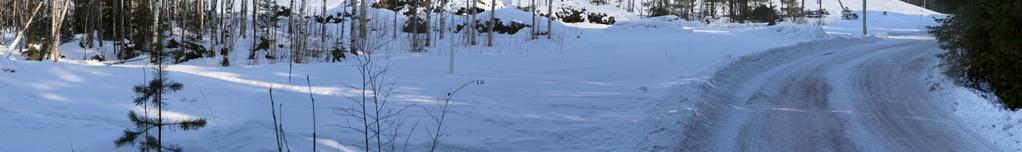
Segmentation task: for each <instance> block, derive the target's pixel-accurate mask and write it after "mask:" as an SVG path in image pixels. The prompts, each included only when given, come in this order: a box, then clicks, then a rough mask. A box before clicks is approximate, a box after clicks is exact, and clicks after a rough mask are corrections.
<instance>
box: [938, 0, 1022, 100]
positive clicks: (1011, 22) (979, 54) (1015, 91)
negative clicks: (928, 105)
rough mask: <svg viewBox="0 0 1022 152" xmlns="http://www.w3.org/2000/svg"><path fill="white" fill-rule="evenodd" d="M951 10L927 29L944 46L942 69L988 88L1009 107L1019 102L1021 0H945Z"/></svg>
mask: <svg viewBox="0 0 1022 152" xmlns="http://www.w3.org/2000/svg"><path fill="white" fill-rule="evenodd" d="M945 2H946V4H948V6H949V7H950V8H949V9H950V10H952V14H954V15H952V16H949V17H948V18H945V19H938V21H939V22H940V23H941V25H939V26H936V27H931V28H930V33H931V34H933V36H934V37H936V38H937V40H938V41H939V42H940V46H941V48H944V49H946V50H947V51H945V52H943V53H942V54H941V55H940V57H941V58H942V59H943V60H944V62H945V63H946V65H945V66H946V68H947V69H946V70H947V71H946V74H948V75H950V76H952V77H957V78H962V79H961V80H960V81H959V82H961V83H964V84H966V85H970V86H972V87H974V88H977V89H980V90H986V91H992V92H994V93H995V94H997V95H998V96H999V97H1000V99H1001V100H1002V102H1004V105H1005V106H1007V107H1008V108H1010V109H1013V110H1017V109H1019V108H1022V83H1019V82H1022V75H1019V74H1018V72H1019V71H1022V51H1020V50H1022V28H1020V27H1022V1H1018V0H985V1H970V0H946V1H945Z"/></svg>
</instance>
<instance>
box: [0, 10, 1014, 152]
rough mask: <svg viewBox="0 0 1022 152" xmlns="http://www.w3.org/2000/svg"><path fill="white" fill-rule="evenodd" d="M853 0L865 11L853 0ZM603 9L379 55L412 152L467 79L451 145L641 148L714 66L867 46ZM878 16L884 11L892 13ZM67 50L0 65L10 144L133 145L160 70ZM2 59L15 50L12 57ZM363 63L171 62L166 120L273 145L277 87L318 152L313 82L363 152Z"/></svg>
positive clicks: (820, 34)
mask: <svg viewBox="0 0 1022 152" xmlns="http://www.w3.org/2000/svg"><path fill="white" fill-rule="evenodd" d="M569 2H572V1H569ZM869 2H870V4H869V5H870V6H871V8H875V9H876V10H877V11H873V10H871V12H870V13H869V15H870V16H869V21H870V22H871V23H870V26H871V27H870V30H871V32H870V33H871V34H872V35H875V36H878V37H883V38H912V39H928V38H927V36H925V26H926V25H932V24H934V23H933V22H932V20H931V19H929V18H932V17H937V16H941V15H939V14H934V13H933V12H932V11H928V10H924V9H920V8H917V7H914V6H911V5H908V4H905V3H902V2H898V1H896V0H876V1H869ZM328 4H333V1H330V2H328ZM455 4H457V3H455ZM574 5H582V4H574ZM846 5H849V6H848V7H850V8H853V9H855V8H860V7H861V4H859V2H848V3H846ZM591 7H595V6H591ZM824 7H825V8H828V10H831V11H834V12H833V13H831V14H840V13H839V12H836V11H837V10H840V9H838V7H837V6H836V2H835V1H825V5H824ZM313 8H315V7H313ZM599 8H602V9H606V10H605V11H607V12H608V13H611V14H615V15H620V16H622V17H621V19H620V20H619V23H617V24H615V25H613V26H606V27H601V26H595V25H562V24H557V26H555V29H554V30H555V33H556V36H557V37H555V39H554V40H526V39H525V38H526V37H527V36H525V35H526V34H525V32H522V33H520V34H519V35H515V36H504V35H502V36H499V37H498V39H497V41H496V45H495V47H493V48H488V47H485V45H479V46H471V47H463V46H457V47H454V46H451V45H449V44H444V43H448V42H447V40H444V41H439V42H438V43H439V45H440V46H439V47H436V48H434V49H435V50H431V51H430V52H425V53H400V52H407V51H405V50H407V49H406V48H403V47H400V46H407V45H404V44H401V43H397V44H394V46H395V47H385V50H383V51H386V52H391V53H381V54H378V55H377V58H384V59H385V60H384V62H385V63H388V64H390V65H391V69H392V70H393V71H391V72H390V73H389V74H388V75H389V77H391V78H394V80H395V84H396V89H395V91H394V95H393V96H392V97H391V98H392V100H393V101H394V102H396V103H399V104H404V105H410V107H409V108H408V110H406V111H405V112H404V113H403V114H404V116H405V117H404V118H403V119H404V121H405V122H406V125H407V126H412V125H413V124H415V123H416V122H417V123H418V124H419V126H418V127H416V128H417V129H416V131H415V132H414V133H412V134H407V136H410V137H411V138H410V139H409V144H408V146H407V147H408V150H409V151H424V150H426V149H428V147H426V145H427V144H428V141H427V138H428V134H427V133H425V132H424V130H426V128H425V127H424V126H426V125H425V124H429V123H431V122H432V120H431V119H429V118H428V117H426V114H425V112H424V111H426V110H436V104H437V101H436V100H435V99H436V98H437V97H439V96H443V95H445V94H446V93H447V92H448V91H450V90H451V89H454V88H456V87H458V86H459V85H461V84H463V83H466V82H468V81H472V80H484V81H485V82H486V83H485V84H483V85H480V86H471V87H469V88H467V89H465V90H463V91H462V92H459V94H458V96H457V97H456V98H455V100H454V102H455V107H454V108H453V111H452V113H451V114H450V116H449V117H448V120H447V124H445V127H444V128H443V131H444V132H445V133H446V136H444V140H443V141H441V144H442V145H441V150H442V151H639V150H650V149H647V148H649V146H662V145H664V144H678V143H673V142H674V140H672V139H674V138H672V137H674V136H680V135H677V134H672V133H677V132H671V131H657V130H655V129H657V128H662V127H664V125H671V124H669V123H668V124H664V122H657V121H655V120H654V119H656V118H662V117H659V113H658V112H662V111H664V110H665V109H664V108H679V109H673V110H684V109H682V108H683V107H658V106H660V105H663V104H662V103H665V102H667V103H670V102H679V101H677V97H678V96H685V95H686V94H682V93H685V92H678V89H677V87H678V86H684V84H690V83H694V82H702V81H704V80H707V79H709V77H711V76H712V74H713V73H715V72H717V70H719V68H720V67H722V66H724V65H727V64H729V63H730V62H733V61H736V60H737V59H738V58H740V57H742V56H747V55H750V54H756V53H761V52H763V51H765V50H769V49H771V48H778V47H785V46H792V45H796V44H799V43H803V42H812V41H821V40H828V39H835V38H841V39H857V38H861V37H862V36H860V35H861V33H860V32H861V31H860V28H861V22H859V20H856V21H845V20H838V19H836V15H832V16H830V18H827V19H826V22H827V24H826V25H824V26H811V25H796V24H790V23H782V24H781V25H778V26H770V27H766V26H763V25H740V24H711V25H703V24H699V23H698V22H687V21H677V20H673V19H672V18H667V17H661V18H638V17H635V16H634V14H632V15H631V16H629V15H628V14H618V13H624V12H623V11H621V10H613V9H610V8H612V7H603V6H601V7H599ZM598 10H599V9H598ZM882 11H888V12H889V13H888V15H882V14H883V13H882ZM499 12H501V13H502V14H511V15H509V16H508V18H512V19H518V20H525V19H526V18H525V17H527V16H523V15H522V14H524V13H520V12H519V13H515V12H514V10H510V9H502V10H500V11H499ZM526 30H527V29H526ZM241 41H242V42H244V41H245V40H241ZM452 43H453V41H452ZM239 46H242V47H247V46H248V45H244V44H239ZM63 48H65V50H68V49H71V50H70V51H65V52H67V53H68V58H69V60H64V61H61V62H58V63H53V62H50V61H43V62H36V61H23V60H17V59H13V60H8V59H0V68H11V69H14V70H15V71H16V72H0V122H2V123H0V128H3V129H0V151H70V150H72V148H73V149H74V150H75V151H134V150H135V149H134V148H131V147H122V148H117V147H115V146H114V144H113V140H114V139H116V138H117V137H119V136H120V134H121V131H122V130H124V129H126V128H128V127H131V124H130V123H129V122H128V120H127V118H126V114H127V113H128V111H129V110H133V109H136V107H135V106H134V105H133V104H132V103H131V101H132V97H133V95H134V94H133V92H132V90H131V89H132V86H133V85H137V84H140V83H142V82H144V81H145V80H147V78H149V77H151V75H149V74H150V73H149V72H151V70H150V69H148V68H147V67H148V65H146V64H144V63H137V62H132V63H127V64H120V65H109V66H108V65H104V64H100V63H96V62H92V61H81V60H77V59H78V58H81V55H78V54H81V53H76V52H82V50H74V47H73V46H72V47H68V45H65V46H64V47H63ZM451 49H454V51H456V52H457V53H456V55H455V59H454V62H455V64H454V73H453V74H449V73H448V71H449V70H450V69H448V65H449V62H450V57H449V51H451ZM0 52H2V53H0V55H6V54H4V53H6V52H7V51H5V50H0ZM234 58H239V57H234ZM236 63H242V62H236ZM353 64H354V63H353V62H352V61H346V62H340V63H312V64H298V65H295V66H294V69H293V76H292V77H289V75H288V71H289V69H288V65H287V64H262V65H240V64H239V65H238V66H232V67H220V66H217V65H216V61H215V60H212V59H202V60H196V61H192V62H189V63H187V64H181V65H172V66H169V67H168V70H169V71H171V73H170V75H169V78H170V79H172V80H174V81H177V82H181V83H183V84H184V86H185V89H184V90H182V91H181V92H177V93H175V94H172V95H170V96H169V97H168V99H169V101H172V102H170V103H169V106H168V107H167V109H168V110H167V111H166V112H167V113H171V115H170V118H188V117H200V118H206V119H208V120H209V125H208V126H207V127H206V128H202V129H200V130H198V131H191V132H173V133H170V134H168V135H169V137H165V138H167V139H169V140H168V141H167V142H168V143H177V144H180V145H182V146H183V147H184V150H185V151H273V150H275V149H276V146H275V145H274V144H273V143H275V141H274V136H273V126H272V118H271V115H270V107H269V106H270V103H269V99H268V98H269V94H268V92H267V90H268V89H269V88H273V89H274V98H275V100H276V101H277V102H278V103H282V104H283V105H284V107H283V112H282V113H283V121H284V130H285V132H286V135H285V136H286V137H287V140H288V141H289V144H288V146H289V147H290V148H291V149H292V150H294V151H308V150H310V148H311V144H313V143H312V139H311V137H312V129H311V124H312V122H311V119H310V114H311V111H310V109H311V108H312V107H311V105H310V102H309V99H308V98H309V95H308V93H310V91H309V90H307V89H308V88H306V86H305V84H306V81H305V79H304V77H305V76H309V77H310V78H311V82H310V83H311V84H312V88H311V93H312V94H314V95H315V98H316V100H317V105H316V108H317V112H318V115H319V116H318V118H317V122H318V123H319V125H318V133H317V134H318V138H319V139H317V142H318V143H316V144H319V146H320V147H324V148H320V149H319V150H320V151H361V150H362V149H363V148H362V147H361V143H362V136H361V134H360V133H357V132H355V131H353V130H350V129H346V128H345V126H347V125H349V124H354V123H356V122H355V121H354V119H355V118H351V117H346V116H343V115H342V114H341V113H340V112H338V111H336V109H338V108H345V107H351V106H353V105H352V103H351V101H349V100H348V99H347V98H346V97H348V96H353V95H355V94H357V93H358V90H355V89H352V88H351V87H347V86H348V85H359V84H358V83H359V78H360V77H359V75H358V73H357V71H356V69H355V67H353V66H352V65H353ZM940 84H942V87H946V88H949V89H941V90H943V91H945V92H946V94H951V96H954V97H962V99H960V100H962V101H963V102H964V101H970V102H971V101H976V100H979V99H976V98H971V97H972V96H974V95H975V94H970V93H971V92H967V91H962V90H963V89H964V88H960V87H957V86H953V85H950V84H949V83H940ZM966 97H968V98H966ZM982 101H986V100H982ZM984 103H989V101H987V102H984ZM972 105H976V106H972ZM955 107H961V108H956V109H958V110H957V111H955V112H954V113H955V114H956V115H957V116H959V117H962V119H963V120H964V121H967V122H969V121H978V120H984V121H983V122H987V123H970V124H976V126H975V127H976V128H992V129H985V130H989V131H978V132H984V133H986V134H988V137H990V138H992V139H1003V138H1010V139H1018V137H1013V136H1008V137H1004V135H1006V134H1003V133H999V132H998V131H997V130H995V129H999V128H1005V129H1004V130H1010V131H1011V132H1012V133H1014V132H1019V131H1018V130H1019V129H1017V128H1012V127H1011V126H1012V124H1017V123H1018V122H1015V123H1010V122H1009V121H1018V118H1019V117H1018V115H1019V114H1017V113H1015V112H1007V111H1001V112H998V113H986V112H983V111H991V110H990V109H994V108H993V104H969V106H962V104H959V105H957V106H955ZM669 110H670V109H668V111H669ZM979 112H983V113H985V114H990V115H989V116H984V117H982V118H976V119H972V118H973V117H971V116H973V115H971V114H973V113H979ZM1012 116H1015V117H1012ZM1005 117H1006V118H1005ZM990 118H997V119H990ZM1002 118H1005V119H1008V120H1006V121H1001V120H999V119H1002ZM1012 118H1016V119H1012ZM681 121H684V120H676V121H669V122H681ZM987 124H993V125H995V126H993V127H985V125H987ZM677 127H679V128H680V127H681V126H677ZM409 128H410V127H409ZM980 130H983V129H980ZM408 131H410V130H408ZM1007 135H1014V134H1007ZM165 136H167V135H165ZM1012 141H1015V142H1017V141H1018V140H1012ZM997 144H1014V145H1018V143H1000V142H998V143H997ZM1015 147H1017V146H1015Z"/></svg>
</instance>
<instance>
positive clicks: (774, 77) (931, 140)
mask: <svg viewBox="0 0 1022 152" xmlns="http://www.w3.org/2000/svg"><path fill="white" fill-rule="evenodd" d="M936 46H937V45H936V44H935V42H933V41H932V40H896V39H875V38H871V39H858V40H835V41H825V42H817V43H816V44H803V45H800V46H795V47H788V48H782V49H779V50H772V52H775V53H789V54H794V53H801V54H803V55H801V57H792V58H793V59H790V60H788V61H784V62H780V63H776V62H775V63H770V62H771V61H776V60H767V59H754V61H744V63H742V64H747V65H738V66H737V68H736V67H735V66H736V65H732V67H730V68H725V70H735V71H730V72H727V73H730V75H740V76H727V75H729V74H723V75H724V76H725V77H728V78H726V79H722V78H715V81H731V82H722V84H721V85H722V86H715V89H721V90H718V92H729V93H728V94H730V95H726V96H722V97H720V98H712V96H711V98H704V99H705V100H710V101H708V102H707V103H716V104H717V105H722V106H717V108H706V106H707V105H706V104H703V105H702V107H700V106H696V108H697V109H698V108H702V109H712V110H714V111H710V112H703V113H705V115H708V116H707V117H704V118H707V119H698V120H696V122H695V123H696V124H694V125H697V126H698V127H691V126H689V127H686V130H685V131H684V132H687V133H690V134H694V135H686V136H687V137H685V139H683V140H682V142H683V143H682V147H679V148H681V149H683V150H700V149H702V150H700V151H703V150H712V151H998V149H1000V148H996V147H995V145H991V144H989V143H988V142H986V141H985V139H983V138H979V137H978V136H977V135H975V134H974V133H973V132H972V131H971V130H968V129H966V128H965V127H962V125H960V121H958V120H956V119H955V118H954V117H952V116H949V115H948V114H946V113H947V111H946V110H943V109H940V108H939V107H940V106H936V104H949V103H939V102H940V101H945V100H943V99H937V98H936V97H935V96H936V95H935V94H934V93H932V92H931V91H930V89H929V87H930V86H929V84H928V83H927V82H926V81H925V79H924V78H925V77H927V75H928V74H929V73H930V72H929V70H931V68H932V67H933V66H934V64H936V63H937V62H936V60H937V58H936V57H935V56H934V55H935V54H936V53H937V51H938V48H937V47H936ZM795 56H797V55H795ZM745 60H749V59H745ZM764 64H776V66H765V67H766V68H764ZM743 66H744V67H743ZM752 67H759V68H752ZM718 76H720V75H718ZM704 96H705V95H704ZM720 103H726V104H720ZM701 132H702V133H701ZM706 132H709V133H706ZM699 139H702V141H700V140H699ZM707 139H712V140H709V141H707Z"/></svg>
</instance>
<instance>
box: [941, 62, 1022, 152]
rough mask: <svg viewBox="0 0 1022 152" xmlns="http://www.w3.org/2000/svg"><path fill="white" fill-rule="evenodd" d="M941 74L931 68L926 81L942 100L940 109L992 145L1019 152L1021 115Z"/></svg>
mask: <svg viewBox="0 0 1022 152" xmlns="http://www.w3.org/2000/svg"><path fill="white" fill-rule="evenodd" d="M942 70H943V69H942V68H940V67H933V68H932V70H931V73H930V75H929V76H928V77H927V79H929V82H930V83H931V86H930V90H932V91H933V92H934V93H936V94H937V96H939V97H942V99H945V100H943V101H941V103H943V104H941V105H943V107H941V108H944V110H949V111H948V112H949V113H953V115H954V116H955V117H957V118H958V119H959V120H960V121H961V122H962V125H965V126H968V127H969V129H972V130H973V131H975V132H976V133H977V134H980V135H981V136H983V137H985V138H986V139H988V141H990V142H993V144H995V145H1000V146H1001V147H1002V148H1005V149H1010V150H1012V151H1022V126H1020V125H1022V112H1020V111H1012V110H1008V109H1005V108H1004V106H1003V105H1001V103H1000V101H998V99H997V96H996V95H994V94H991V93H984V92H981V91H978V90H975V89H972V88H968V87H965V86H961V85H958V84H956V83H955V82H954V81H953V80H951V79H950V78H949V77H947V76H946V75H944V74H943V73H941V72H940V71H942Z"/></svg>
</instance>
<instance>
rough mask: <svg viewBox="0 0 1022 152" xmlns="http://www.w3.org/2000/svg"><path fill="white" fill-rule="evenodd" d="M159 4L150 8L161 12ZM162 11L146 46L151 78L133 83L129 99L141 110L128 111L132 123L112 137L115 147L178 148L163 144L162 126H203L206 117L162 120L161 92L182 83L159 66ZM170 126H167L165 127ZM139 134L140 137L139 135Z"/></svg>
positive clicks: (162, 55)
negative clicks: (149, 59) (148, 46)
mask: <svg viewBox="0 0 1022 152" xmlns="http://www.w3.org/2000/svg"><path fill="white" fill-rule="evenodd" d="M160 9H162V8H154V10H157V11H155V12H157V13H156V14H161V13H159V12H163V11H159V10H160ZM161 16H163V15H159V16H154V18H156V19H155V23H154V25H155V26H156V27H154V28H155V29H154V33H153V35H154V38H155V39H154V41H152V42H150V43H148V44H152V45H151V46H152V47H150V48H149V50H151V51H152V52H151V53H150V55H151V56H152V61H153V63H154V64H156V66H155V67H154V68H153V70H154V72H153V78H152V79H151V80H149V82H148V83H145V84H141V85H136V86H135V87H134V91H135V100H134V101H132V102H133V103H135V105H136V106H139V107H142V109H143V113H142V114H139V113H137V112H135V111H129V112H128V120H130V121H131V122H132V123H133V124H134V125H135V127H134V128H130V129H125V130H124V134H123V135H122V136H121V137H120V138H118V139H117V140H115V141H114V143H115V144H116V145H117V147H121V146H125V145H134V144H138V148H139V151H163V150H167V151H181V147H179V146H177V145H171V144H167V145H165V144H163V129H164V127H172V128H177V129H180V130H181V131H189V130H195V129H199V128H202V127H205V126H206V119H203V118H199V119H187V120H176V121H169V120H163V110H164V108H163V106H165V105H167V103H166V102H165V101H164V100H165V99H164V95H165V94H167V93H172V92H177V91H180V90H181V89H182V88H183V87H184V85H182V84H181V83H178V82H174V81H171V80H168V79H167V75H166V71H165V70H164V69H163V67H164V65H163V63H164V62H165V60H166V59H165V57H166V56H167V55H166V54H165V53H164V52H163V50H164V47H165V46H163V45H164V43H163V41H164V37H165V36H164V35H163V33H165V32H166V31H167V28H166V26H160V25H164V24H163V23H162V22H161V21H162V20H160V19H159V18H160V17H161ZM150 113H155V115H156V116H155V117H153V116H151V115H150ZM153 129H156V136H155V137H154V136H153V135H152V132H153ZM168 129H170V128H168ZM139 137H141V138H139Z"/></svg>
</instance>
